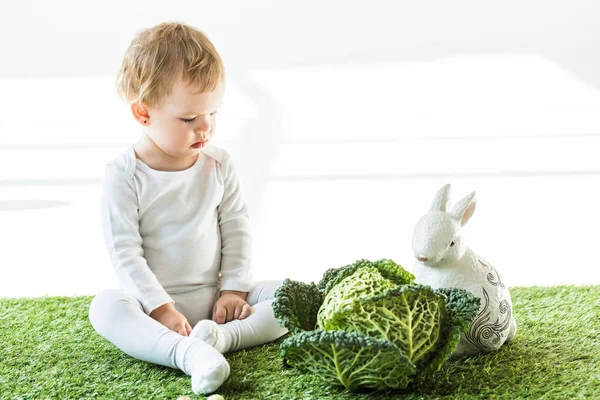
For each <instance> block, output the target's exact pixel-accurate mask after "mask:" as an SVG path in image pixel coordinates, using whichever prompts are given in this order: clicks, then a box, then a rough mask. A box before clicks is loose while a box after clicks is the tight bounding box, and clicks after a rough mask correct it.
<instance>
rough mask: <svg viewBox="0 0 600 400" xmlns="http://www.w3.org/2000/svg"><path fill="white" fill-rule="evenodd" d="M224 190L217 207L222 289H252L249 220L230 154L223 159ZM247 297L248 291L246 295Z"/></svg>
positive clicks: (237, 290)
mask: <svg viewBox="0 0 600 400" xmlns="http://www.w3.org/2000/svg"><path fill="white" fill-rule="evenodd" d="M221 172H222V176H223V183H224V192H223V199H222V201H221V204H220V205H219V207H218V213H219V227H220V231H221V270H220V272H221V277H220V290H221V293H223V292H226V291H236V292H242V293H246V292H248V291H249V290H250V284H251V274H250V250H251V249H250V247H251V238H250V226H249V225H250V224H249V220H248V210H247V207H246V203H245V202H244V199H243V196H242V193H241V189H240V183H239V178H238V175H237V172H236V170H235V167H234V165H233V163H232V161H231V157H230V156H229V154H227V153H225V156H224V157H223V160H222V162H221ZM244 297H245V295H244Z"/></svg>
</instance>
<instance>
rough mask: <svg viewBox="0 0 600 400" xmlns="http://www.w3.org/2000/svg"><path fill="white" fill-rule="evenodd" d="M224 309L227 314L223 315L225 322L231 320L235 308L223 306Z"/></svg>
mask: <svg viewBox="0 0 600 400" xmlns="http://www.w3.org/2000/svg"><path fill="white" fill-rule="evenodd" d="M225 310H226V311H227V316H226V317H225V322H229V321H232V320H233V313H235V308H233V307H231V306H230V307H225Z"/></svg>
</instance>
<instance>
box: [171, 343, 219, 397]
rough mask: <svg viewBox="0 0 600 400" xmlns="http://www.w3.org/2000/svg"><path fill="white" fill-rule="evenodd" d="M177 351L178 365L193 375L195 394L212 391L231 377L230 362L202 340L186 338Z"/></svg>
mask: <svg viewBox="0 0 600 400" xmlns="http://www.w3.org/2000/svg"><path fill="white" fill-rule="evenodd" d="M186 339H188V340H191V342H189V341H188V340H186ZM186 342H187V343H186ZM185 344H187V346H186V345H185ZM176 352H177V354H176V359H177V360H178V361H179V362H177V364H178V367H179V368H180V369H181V370H182V371H183V372H185V373H186V374H187V375H190V376H191V377H192V391H193V392H194V393H195V394H208V393H212V392H214V391H215V390H217V389H218V388H219V387H220V386H221V384H222V383H223V382H225V380H226V379H227V378H228V377H229V372H230V369H229V363H228V362H227V360H226V359H225V357H223V355H222V354H221V353H219V352H218V351H217V350H216V349H214V348H213V347H211V346H209V345H208V344H206V343H204V342H203V341H201V340H194V339H191V338H189V337H188V338H184V339H183V340H182V341H181V342H180V345H178V346H177V350H176Z"/></svg>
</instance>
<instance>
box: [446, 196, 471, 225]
mask: <svg viewBox="0 0 600 400" xmlns="http://www.w3.org/2000/svg"><path fill="white" fill-rule="evenodd" d="M476 205H477V197H475V192H471V193H469V194H468V195H467V196H465V197H464V198H463V199H462V200H461V201H459V202H458V203H456V204H455V205H454V207H452V211H451V212H450V214H451V215H452V216H453V217H454V218H455V219H456V220H457V221H458V222H459V223H460V226H465V225H466V224H467V222H469V219H470V218H471V216H472V215H473V213H474V212H475V206H476Z"/></svg>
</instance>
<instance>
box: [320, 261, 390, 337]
mask: <svg viewBox="0 0 600 400" xmlns="http://www.w3.org/2000/svg"><path fill="white" fill-rule="evenodd" d="M395 286H396V284H394V283H393V282H392V281H390V280H388V279H385V278H384V277H383V276H381V274H380V273H379V270H378V269H377V268H374V267H365V268H360V269H358V270H356V271H355V272H354V273H353V274H352V275H350V276H348V277H347V278H346V279H344V280H343V281H341V282H340V283H339V284H337V285H335V286H334V287H333V289H331V290H330V291H329V293H327V296H325V300H324V301H323V305H322V306H321V308H320V310H319V314H318V315H317V325H318V327H319V328H321V329H325V330H331V329H334V328H333V327H331V326H329V323H328V322H329V321H330V320H331V317H332V314H333V313H334V312H336V311H339V310H341V309H344V308H346V307H351V306H352V303H353V302H354V301H355V300H356V299H365V298H368V297H371V296H373V295H375V294H377V293H382V292H384V291H385V290H386V289H390V288H393V287H395Z"/></svg>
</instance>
